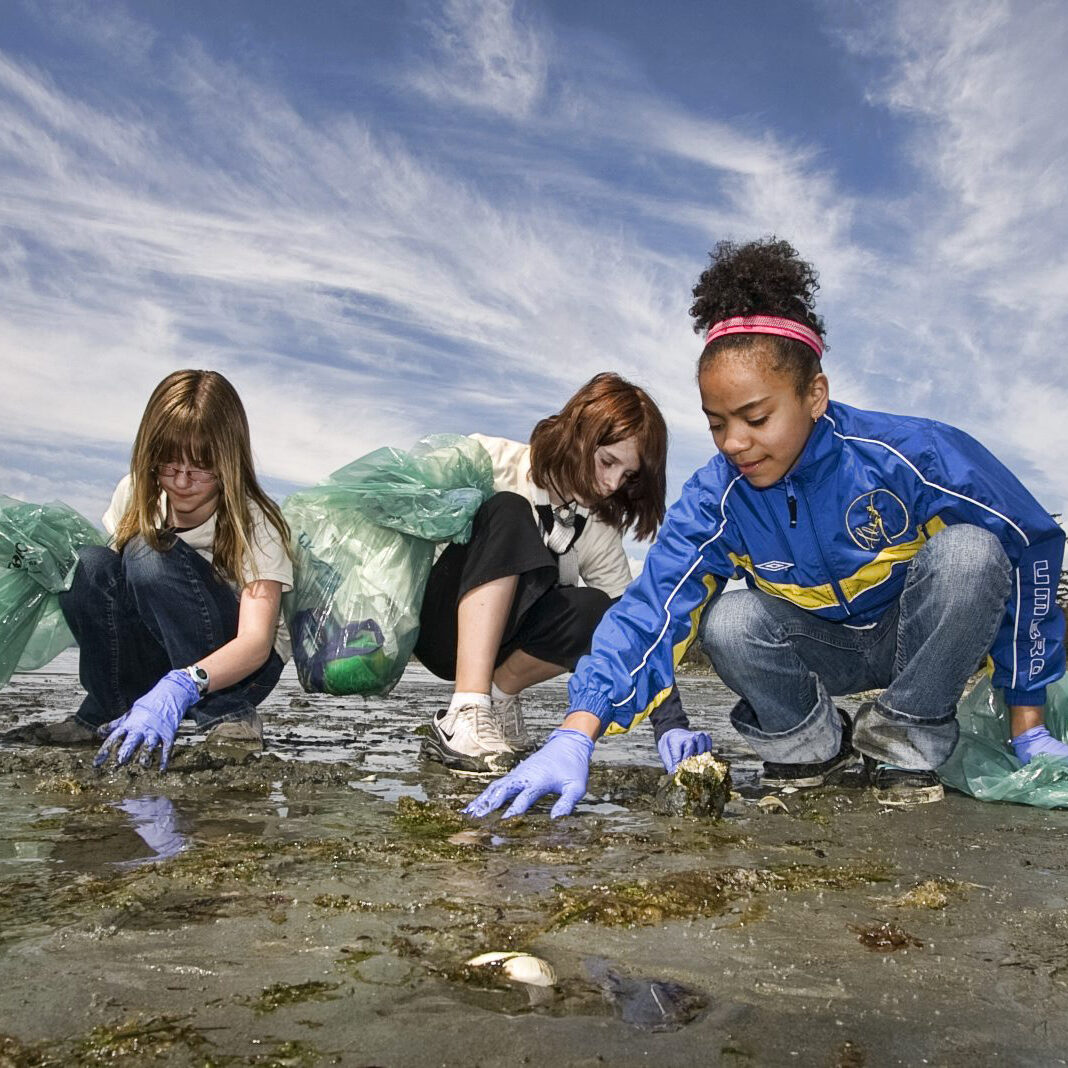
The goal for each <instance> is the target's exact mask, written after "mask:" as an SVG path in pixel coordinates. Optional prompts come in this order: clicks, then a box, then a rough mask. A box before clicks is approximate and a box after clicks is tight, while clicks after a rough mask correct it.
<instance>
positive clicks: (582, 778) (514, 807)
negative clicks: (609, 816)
mask: <svg viewBox="0 0 1068 1068" xmlns="http://www.w3.org/2000/svg"><path fill="white" fill-rule="evenodd" d="M592 755H593V740H592V739H591V738H588V737H587V736H586V735H585V734H583V732H582V731H578V730H568V729H564V728H557V729H556V730H555V731H553V732H552V734H550V735H549V739H548V741H547V742H546V743H545V744H544V745H543V746H542V747H541V748H540V749H539V750H538V751H537V752H536V753H534V754H533V755H532V756H529V757H527V759H526V760H524V761H523V762H522V763H521V764H520V765H519V766H518V767H516V768H513V769H512V771H510V772H508V774H507V775H505V776H504V778H502V779H498V780H497V781H496V782H494V783H491V784H490V785H489V786H488V787H486V789H485V790H483V791H482V793H481V794H479V795H478V797H476V798H475V799H474V801H472V802H471V804H469V805H468V806H467V808H465V809H464V813H465V814H466V815H468V816H488V815H489V814H490V813H491V812H493V810H494V809H497V808H500V807H501V805H503V804H504V803H505V802H506V801H511V802H512V804H511V805H510V806H509V808H508V809H507V811H506V812H505V813H504V818H505V819H509V818H511V817H512V816H521V815H522V814H523V813H524V812H526V810H527V809H528V808H530V806H531V805H533V804H534V802H535V801H537V800H538V799H539V798H541V797H544V796H545V795H546V794H559V795H560V800H559V801H557V802H556V804H555V805H553V807H552V811H551V812H550V813H549V815H550V816H551V817H552V818H553V819H554V820H555V819H557V818H559V817H560V816H567V815H569V814H570V812H571V811H572V809H574V807H575V805H577V804H578V803H579V801H581V800H582V795H583V794H584V793H585V792H586V782H587V780H588V779H589V775H590V757H591V756H592ZM513 798H515V800H514V801H513V800H512V799H513Z"/></svg>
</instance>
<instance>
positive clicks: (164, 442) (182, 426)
mask: <svg viewBox="0 0 1068 1068" xmlns="http://www.w3.org/2000/svg"><path fill="white" fill-rule="evenodd" d="M206 423H207V420H206V419H205V418H204V415H203V413H201V412H196V411H191V410H190V409H189V408H187V407H185V406H183V407H181V408H178V409H177V410H175V411H172V412H171V413H169V415H168V417H167V418H165V419H161V420H159V422H158V423H157V425H156V428H155V429H156V433H155V434H153V435H152V440H151V442H150V444H149V448H148V452H149V463H150V464H151V465H153V466H156V465H158V464H167V463H182V464H189V465H190V466H192V467H202V468H203V469H204V470H205V471H214V470H215V449H214V447H213V444H212V435H211V434H210V433H209V430H208V427H207V425H206Z"/></svg>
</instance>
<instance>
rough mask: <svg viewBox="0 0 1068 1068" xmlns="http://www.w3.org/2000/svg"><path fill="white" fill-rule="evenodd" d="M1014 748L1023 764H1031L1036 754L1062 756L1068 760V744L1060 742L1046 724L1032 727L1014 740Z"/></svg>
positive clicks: (1017, 757)
mask: <svg viewBox="0 0 1068 1068" xmlns="http://www.w3.org/2000/svg"><path fill="white" fill-rule="evenodd" d="M1012 749H1013V752H1014V753H1015V754H1016V759H1017V760H1018V761H1019V762H1020V763H1021V764H1030V763H1031V761H1032V760H1033V759H1034V758H1035V757H1036V756H1040V755H1041V756H1051V757H1060V758H1061V759H1062V760H1068V745H1065V744H1064V742H1058V741H1057V739H1056V738H1054V737H1053V735H1052V734H1050V732H1049V728H1048V727H1046V726H1045V725H1044V724H1039V725H1038V726H1037V727H1032V728H1031V729H1030V730H1029V731H1024V732H1023V734H1018V735H1016V737H1015V738H1013V740H1012Z"/></svg>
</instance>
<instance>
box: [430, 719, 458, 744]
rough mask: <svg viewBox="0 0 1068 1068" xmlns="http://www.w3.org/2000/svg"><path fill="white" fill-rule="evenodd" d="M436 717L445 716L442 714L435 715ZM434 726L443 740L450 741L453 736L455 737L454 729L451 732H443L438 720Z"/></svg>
mask: <svg viewBox="0 0 1068 1068" xmlns="http://www.w3.org/2000/svg"><path fill="white" fill-rule="evenodd" d="M437 718H438V719H439V720H440V719H444V718H445V717H444V716H440V717H437ZM434 726H435V727H437V729H438V734H440V735H441V736H442V738H444V739H445V741H447V742H451V741H452V740H453V738H455V737H456V731H453V732H452V734H447V733H446V732H445V728H444V727H442V726H441V724H440V722H438V723H435V724H434Z"/></svg>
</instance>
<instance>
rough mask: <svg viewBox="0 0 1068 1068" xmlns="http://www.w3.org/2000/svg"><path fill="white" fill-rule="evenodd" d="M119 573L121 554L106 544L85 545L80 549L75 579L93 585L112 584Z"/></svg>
mask: <svg viewBox="0 0 1068 1068" xmlns="http://www.w3.org/2000/svg"><path fill="white" fill-rule="evenodd" d="M118 574H119V554H118V553H117V552H115V550H114V549H109V548H108V547H107V546H106V545H83V546H82V547H81V548H80V549H79V550H78V566H77V568H75V571H74V581H75V582H84V583H87V584H89V585H92V586H103V585H110V584H111V583H113V582H114V581H115V579H116V577H117V576H118Z"/></svg>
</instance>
